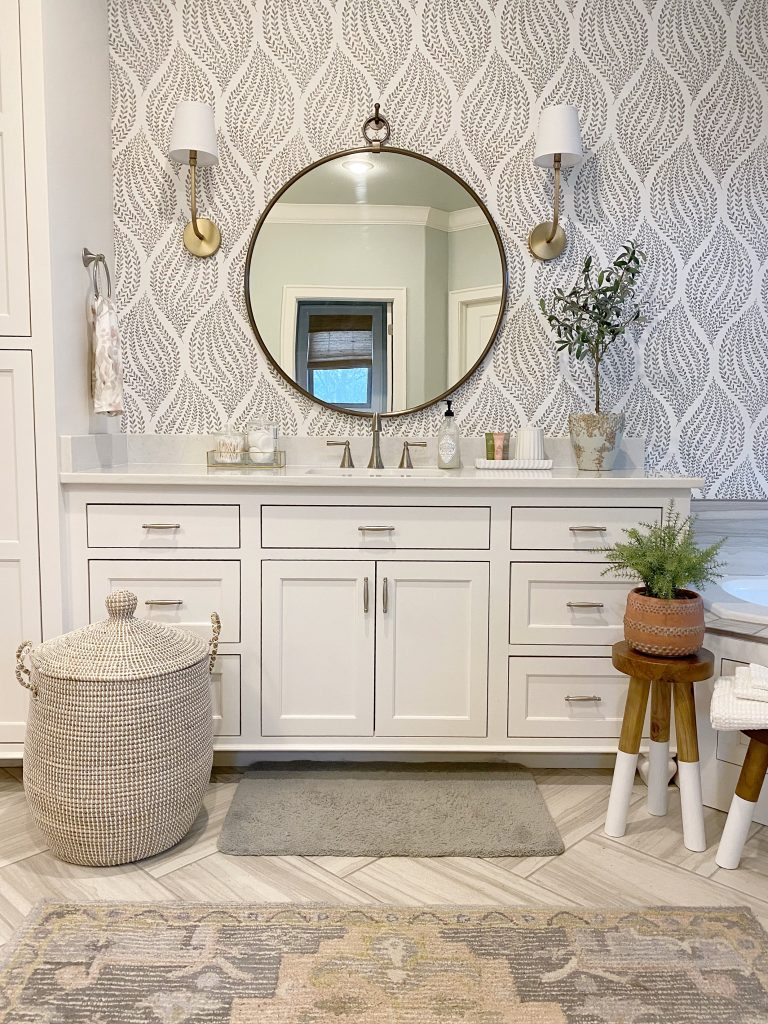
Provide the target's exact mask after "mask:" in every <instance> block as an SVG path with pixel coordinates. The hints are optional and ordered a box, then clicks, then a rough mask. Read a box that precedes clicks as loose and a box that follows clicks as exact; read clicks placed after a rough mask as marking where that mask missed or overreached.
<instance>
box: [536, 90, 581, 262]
mask: <svg viewBox="0 0 768 1024" xmlns="http://www.w3.org/2000/svg"><path fill="white" fill-rule="evenodd" d="M581 157H582V148H581V131H580V129H579V112H578V110H577V109H576V107H572V106H570V105H569V104H567V103H557V104H555V105H554V106H552V107H545V108H544V110H542V112H541V115H540V117H539V130H538V133H537V135H536V151H535V152H534V154H533V162H534V164H535V166H536V167H553V168H554V169H555V202H554V213H553V216H552V220H545V221H544V222H543V223H542V224H537V225H536V227H535V228H534V229H533V231H531V233H530V235H528V248H529V249H530V251H531V255H532V256H535V257H536V259H537V260H553V259H555V257H556V256H559V255H560V253H561V252H562V251H563V249H564V248H565V232H564V231H563V228H562V225H561V224H560V168H561V167H573V166H574V164H577V163H578V162H579V160H581Z"/></svg>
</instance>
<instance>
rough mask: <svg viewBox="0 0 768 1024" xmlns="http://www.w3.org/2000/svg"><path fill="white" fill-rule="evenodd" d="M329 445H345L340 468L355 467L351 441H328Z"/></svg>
mask: <svg viewBox="0 0 768 1024" xmlns="http://www.w3.org/2000/svg"><path fill="white" fill-rule="evenodd" d="M325 443H326V444H327V445H339V446H341V445H344V451H343V452H342V455H341V463H340V464H339V468H340V469H354V468H355V464H354V462H353V461H352V452H351V451H350V448H349V441H326V442H325Z"/></svg>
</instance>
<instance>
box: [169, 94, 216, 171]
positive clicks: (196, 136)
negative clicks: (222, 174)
mask: <svg viewBox="0 0 768 1024" xmlns="http://www.w3.org/2000/svg"><path fill="white" fill-rule="evenodd" d="M190 150H193V151H194V150H196V151H197V163H198V166H200V167H210V166H211V165H212V164H217V163H218V162H219V147H218V144H217V142H216V124H215V121H214V118H213V107H211V106H209V105H208V104H207V103H199V102H198V101H197V100H181V101H180V102H179V103H177V104H176V114H175V116H174V119H173V132H172V133H171V145H170V149H169V151H168V155H169V156H170V158H171V160H175V161H176V163H178V164H188V163H189V152H190Z"/></svg>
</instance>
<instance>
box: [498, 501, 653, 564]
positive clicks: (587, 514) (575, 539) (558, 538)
mask: <svg viewBox="0 0 768 1024" xmlns="http://www.w3.org/2000/svg"><path fill="white" fill-rule="evenodd" d="M661 514H662V510H661V508H658V507H655V508H640V507H634V508H601V507H597V506H595V507H591V508H523V507H515V508H513V509H512V527H511V534H510V547H511V548H513V549H518V550H520V549H527V550H537V549H540V550H547V551H552V550H555V551H585V552H587V553H589V552H590V551H591V550H592V549H593V548H595V547H599V546H602V545H603V544H614V543H615V542H616V541H617V540H626V538H625V536H624V533H623V530H624V529H625V528H626V527H628V526H637V524H638V523H641V522H643V523H659V522H661Z"/></svg>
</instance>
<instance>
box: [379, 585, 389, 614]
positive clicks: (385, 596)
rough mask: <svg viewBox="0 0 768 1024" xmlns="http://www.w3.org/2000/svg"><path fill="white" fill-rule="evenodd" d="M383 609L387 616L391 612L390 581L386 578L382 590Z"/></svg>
mask: <svg viewBox="0 0 768 1024" xmlns="http://www.w3.org/2000/svg"><path fill="white" fill-rule="evenodd" d="M381 607H382V610H383V612H384V614H385V615H386V614H387V612H388V611H389V580H388V579H387V577H386V576H385V577H384V583H383V586H382V588H381Z"/></svg>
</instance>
